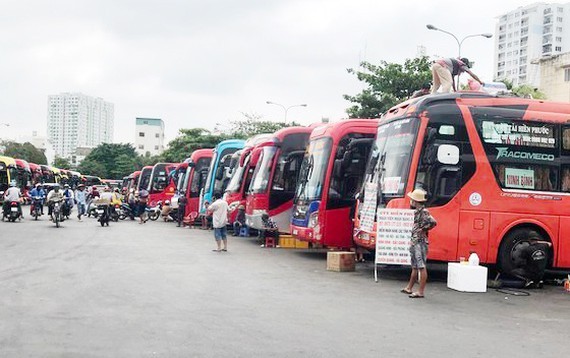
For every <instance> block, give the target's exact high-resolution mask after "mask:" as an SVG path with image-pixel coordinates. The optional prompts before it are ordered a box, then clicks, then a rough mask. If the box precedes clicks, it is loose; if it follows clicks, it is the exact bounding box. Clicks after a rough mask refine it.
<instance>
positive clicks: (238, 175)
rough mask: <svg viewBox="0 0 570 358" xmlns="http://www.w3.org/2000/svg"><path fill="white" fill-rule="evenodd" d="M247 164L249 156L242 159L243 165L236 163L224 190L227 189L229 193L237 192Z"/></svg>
mask: <svg viewBox="0 0 570 358" xmlns="http://www.w3.org/2000/svg"><path fill="white" fill-rule="evenodd" d="M248 165H249V157H248V158H247V159H246V160H245V161H244V163H243V166H241V165H238V167H237V168H236V170H235V172H234V174H233V175H232V178H231V179H230V183H229V184H228V187H227V188H226V190H229V191H230V193H237V192H239V190H240V188H241V183H243V178H244V177H245V175H244V174H245V171H246V169H247V167H248Z"/></svg>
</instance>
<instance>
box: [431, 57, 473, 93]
mask: <svg viewBox="0 0 570 358" xmlns="http://www.w3.org/2000/svg"><path fill="white" fill-rule="evenodd" d="M470 68H471V63H470V62H469V60H468V59H466V58H462V59H455V58H441V59H439V60H437V61H434V63H433V64H432V65H431V74H432V80H433V87H432V88H431V93H436V92H437V91H438V90H439V88H440V87H441V92H443V93H449V92H451V88H453V92H456V91H457V90H456V88H455V81H454V79H453V78H454V77H455V76H459V75H460V74H462V73H463V72H467V73H468V74H469V75H471V77H473V78H474V79H475V80H476V81H477V82H479V83H480V84H481V85H482V84H483V81H481V80H480V79H479V77H477V75H475V74H474V73H473V72H471V70H470Z"/></svg>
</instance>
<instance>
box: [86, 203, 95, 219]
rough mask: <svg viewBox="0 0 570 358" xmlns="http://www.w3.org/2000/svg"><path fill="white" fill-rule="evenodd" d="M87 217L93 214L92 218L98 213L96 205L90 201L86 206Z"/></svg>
mask: <svg viewBox="0 0 570 358" xmlns="http://www.w3.org/2000/svg"><path fill="white" fill-rule="evenodd" d="M86 212H87V217H91V216H93V217H94V218H97V216H98V214H97V205H96V204H95V203H94V202H93V201H91V202H90V203H89V205H88V206H87V210H86Z"/></svg>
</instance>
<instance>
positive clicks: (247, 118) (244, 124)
mask: <svg viewBox="0 0 570 358" xmlns="http://www.w3.org/2000/svg"><path fill="white" fill-rule="evenodd" d="M242 115H243V116H244V119H241V120H236V121H230V123H231V126H232V129H231V133H230V134H231V136H232V137H233V138H239V139H247V138H249V137H251V136H254V135H256V134H263V133H274V132H276V131H278V130H280V129H281V128H284V127H291V126H296V125H298V124H297V123H295V122H290V123H285V122H273V121H268V120H263V117H261V116H260V115H258V114H255V113H242Z"/></svg>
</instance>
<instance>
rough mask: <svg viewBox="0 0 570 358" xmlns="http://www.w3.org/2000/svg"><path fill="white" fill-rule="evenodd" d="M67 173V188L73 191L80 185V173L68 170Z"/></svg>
mask: <svg viewBox="0 0 570 358" xmlns="http://www.w3.org/2000/svg"><path fill="white" fill-rule="evenodd" d="M67 173H68V175H69V186H70V187H71V188H72V189H74V190H75V189H76V188H77V186H78V185H79V184H81V173H80V172H76V171H73V170H68V171H67Z"/></svg>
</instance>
